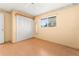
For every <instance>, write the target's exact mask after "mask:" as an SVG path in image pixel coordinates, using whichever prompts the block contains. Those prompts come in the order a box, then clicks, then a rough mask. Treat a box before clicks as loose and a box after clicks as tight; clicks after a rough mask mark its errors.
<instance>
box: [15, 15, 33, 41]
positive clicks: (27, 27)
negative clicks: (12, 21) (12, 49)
mask: <svg viewBox="0 0 79 59" xmlns="http://www.w3.org/2000/svg"><path fill="white" fill-rule="evenodd" d="M16 19H17V36H16V37H17V38H16V39H17V40H16V41H21V40H25V39H28V38H31V37H32V36H33V20H32V19H29V18H26V17H23V16H17V17H16Z"/></svg>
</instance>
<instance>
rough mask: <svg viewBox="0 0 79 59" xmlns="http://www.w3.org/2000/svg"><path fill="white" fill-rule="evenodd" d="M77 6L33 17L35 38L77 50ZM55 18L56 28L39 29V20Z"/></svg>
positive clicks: (78, 30) (78, 46)
mask: <svg viewBox="0 0 79 59" xmlns="http://www.w3.org/2000/svg"><path fill="white" fill-rule="evenodd" d="M78 15H79V5H73V6H68V7H64V8H62V9H58V10H56V11H50V12H47V13H44V14H42V15H38V16H36V17H35V23H36V35H35V37H37V38H40V39H43V40H47V41H51V42H55V43H58V44H62V45H66V46H69V47H73V48H77V49H79V16H78ZM50 16H56V27H47V28H41V27H40V19H41V18H45V17H50Z"/></svg>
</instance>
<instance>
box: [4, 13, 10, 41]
mask: <svg viewBox="0 0 79 59" xmlns="http://www.w3.org/2000/svg"><path fill="white" fill-rule="evenodd" d="M11 27H12V23H11V13H4V40H5V42H8V41H11V32H12V31H11Z"/></svg>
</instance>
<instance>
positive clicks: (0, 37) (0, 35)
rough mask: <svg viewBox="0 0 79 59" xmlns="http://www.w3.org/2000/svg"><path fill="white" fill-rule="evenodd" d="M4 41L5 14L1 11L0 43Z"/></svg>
mask: <svg viewBox="0 0 79 59" xmlns="http://www.w3.org/2000/svg"><path fill="white" fill-rule="evenodd" d="M1 43H4V15H3V14H2V13H0V44H1Z"/></svg>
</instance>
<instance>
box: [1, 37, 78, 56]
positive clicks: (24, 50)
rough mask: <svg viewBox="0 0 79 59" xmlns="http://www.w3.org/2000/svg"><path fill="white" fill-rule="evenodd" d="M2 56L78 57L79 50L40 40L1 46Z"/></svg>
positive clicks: (33, 39)
mask: <svg viewBox="0 0 79 59" xmlns="http://www.w3.org/2000/svg"><path fill="white" fill-rule="evenodd" d="M0 55H6V56H75V55H76V56H78V55H79V50H76V49H72V48H68V47H65V46H62V45H59V44H56V43H51V42H47V41H43V40H39V39H35V38H32V39H28V40H24V41H21V42H18V43H14V44H12V43H6V44H2V45H0Z"/></svg>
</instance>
